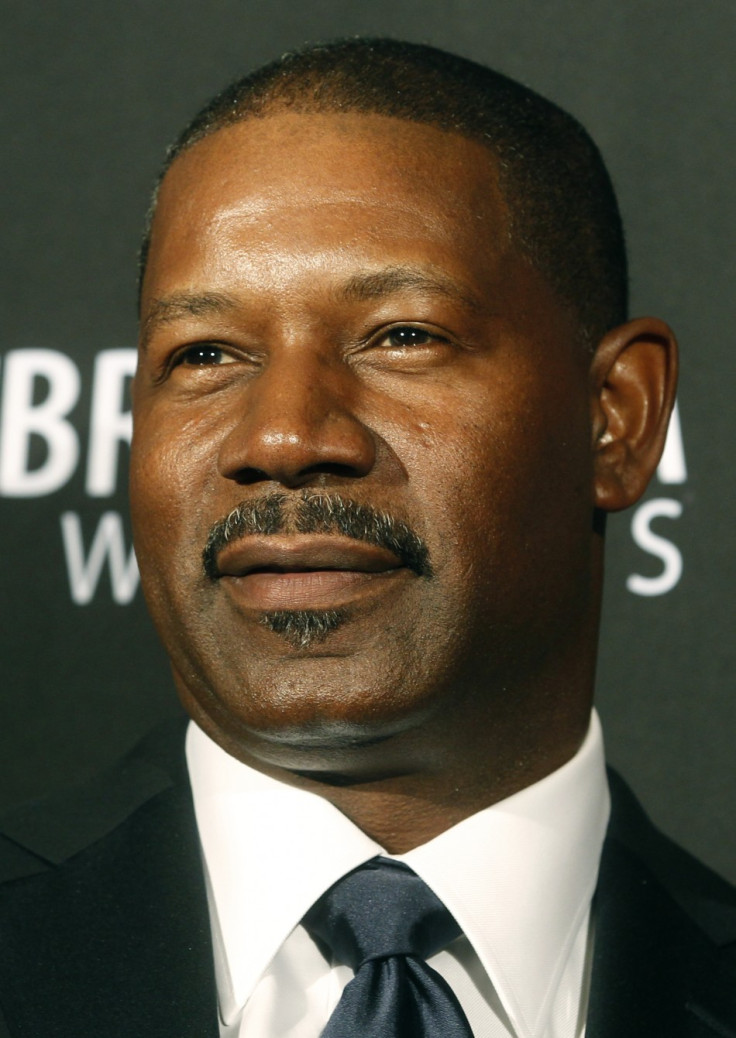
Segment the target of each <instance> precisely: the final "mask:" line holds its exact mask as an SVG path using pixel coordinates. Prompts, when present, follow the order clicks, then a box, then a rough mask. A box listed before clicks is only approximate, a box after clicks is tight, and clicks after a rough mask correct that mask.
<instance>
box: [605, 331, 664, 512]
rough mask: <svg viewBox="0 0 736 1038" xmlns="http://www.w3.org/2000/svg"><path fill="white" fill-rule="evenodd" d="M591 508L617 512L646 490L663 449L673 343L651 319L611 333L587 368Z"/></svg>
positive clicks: (632, 502)
mask: <svg viewBox="0 0 736 1038" xmlns="http://www.w3.org/2000/svg"><path fill="white" fill-rule="evenodd" d="M590 377H591V409H592V414H591V419H592V420H591V429H592V450H593V504H594V506H595V507H596V508H600V509H602V510H603V511H606V512H616V511H619V510H620V509H622V508H627V507H628V506H629V505H632V504H634V502H635V501H637V500H638V499H639V498H640V497H641V495H642V494H643V493H644V490H645V489H646V486H647V483H648V482H649V480H650V479H651V477H652V475H653V474H654V472H655V470H656V468H657V464H658V462H659V458H660V455H661V453H662V450H663V448H664V442H665V437H666V435H667V423H668V421H669V416H670V412H671V410H672V405H673V404H674V400H675V390H676V387H677V343H676V341H675V337H674V334H673V333H672V330H671V329H670V328H669V327H668V326H667V325H666V324H665V323H664V322H663V321H660V320H658V319H657V318H654V317H641V318H637V319H636V320H634V321H629V322H628V323H627V324H623V325H620V326H619V327H618V328H614V329H613V330H612V331H610V332H609V333H608V334H607V335H606V336H604V338H603V339H602V340H601V342H600V343H599V345H598V348H597V350H596V352H595V355H594V357H593V360H592V363H591V367H590Z"/></svg>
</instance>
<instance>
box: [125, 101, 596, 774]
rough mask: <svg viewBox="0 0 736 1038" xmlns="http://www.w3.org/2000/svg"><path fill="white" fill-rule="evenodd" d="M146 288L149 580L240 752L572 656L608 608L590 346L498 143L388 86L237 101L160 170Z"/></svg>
mask: <svg viewBox="0 0 736 1038" xmlns="http://www.w3.org/2000/svg"><path fill="white" fill-rule="evenodd" d="M142 318H143V320H142V340H141V343H142V344H141V357H140V366H139V371H138V374H137V376H136V383H135V404H134V415H135V436H134V445H133V462H132V504H133V519H134V526H135V536H136V547H137V552H138V558H139V562H140V568H141V575H142V580H143V585H144V589H145V592H146V596H147V599H148V603H149V606H150V608H151V611H152V614H153V616H154V619H155V622H156V624H157V626H158V628H159V631H160V633H161V635H162V638H163V640H164V643H165V645H166V648H167V650H168V652H169V654H170V656H171V660H172V663H173V668H174V673H175V678H176V682H177V685H178V687H179V690H180V693H181V695H182V698H183V700H184V702H185V704H186V705H187V707H188V708H189V709H190V711H191V712H192V713H193V714H194V716H195V717H196V718H197V719H198V720H199V722H200V723H201V724H202V725H203V726H204V727H205V728H206V729H207V730H208V731H210V733H211V734H212V735H213V736H214V737H215V738H217V739H218V740H219V741H220V742H222V743H223V745H225V746H226V747H227V748H228V749H230V750H231V752H233V751H235V752H238V753H239V754H240V755H241V756H244V757H246V758H248V757H249V756H253V757H255V758H256V759H261V760H262V761H271V762H275V763H277V764H285V765H286V766H289V767H296V768H298V767H307V766H308V765H309V763H310V760H312V755H314V756H315V757H319V758H320V759H321V760H323V761H324V766H325V767H329V766H330V760H331V756H330V755H331V752H332V750H331V748H332V747H335V748H342V750H344V749H345V747H346V746H347V747H349V746H351V745H353V744H355V743H361V744H365V743H368V744H370V743H372V742H373V741H376V740H377V741H379V742H380V741H381V740H382V739H383V738H384V737H386V736H392V735H394V734H395V733H399V732H406V731H411V730H421V729H422V727H423V726H431V725H435V726H436V725H440V726H441V725H443V724H448V725H449V724H450V723H451V719H452V717H453V716H455V715H456V714H458V713H462V714H463V716H465V717H467V718H469V719H471V720H467V721H466V722H465V723H467V724H471V723H472V718H473V717H475V718H476V719H478V718H480V717H481V715H482V716H483V718H484V723H486V724H488V723H491V724H492V723H493V718H494V716H495V715H497V716H498V718H499V720H500V719H502V718H508V716H509V712H511V713H512V714H513V712H514V711H517V712H518V711H520V710H521V709H522V708H523V707H524V701H525V700H524V690H525V689H528V688H529V687H531V686H532V685H537V686H538V685H540V682H541V684H543V683H544V675H545V674H548V675H552V674H555V675H557V677H556V679H555V680H557V679H559V673H558V672H560V668H562V670H564V665H563V663H561V662H560V661H564V660H566V659H569V658H572V657H573V656H574V654H575V651H576V648H577V647H578V643H579V641H580V639H581V637H582V635H581V632H582V631H583V629H585V630H586V631H588V628H589V626H590V621H589V617H590V615H591V612H592V613H594V612H595V608H594V606H591V601H592V598H593V597H594V595H593V592H592V590H591V586H592V583H593V578H592V577H591V572H592V570H593V568H594V567H593V565H592V559H593V557H594V548H593V546H592V545H593V537H592V534H591V525H592V508H591V445H590V431H589V429H590V417H589V398H588V381H587V380H588V376H587V362H586V357H585V356H584V352H583V350H582V348H581V347H580V345H579V343H576V341H575V335H574V324H573V321H572V318H571V317H570V316H569V315H568V314H567V313H566V311H565V309H564V308H563V307H562V305H561V304H560V303H559V302H558V301H557V299H556V298H555V297H554V295H553V294H552V292H551V290H550V289H549V288H548V287H547V285H546V283H545V282H544V280H543V279H542V277H541V276H540V275H539V274H537V273H536V272H535V271H534V270H533V269H532V268H531V267H530V266H529V264H528V263H527V262H526V261H525V260H524V259H523V257H522V256H521V255H520V254H519V253H518V251H517V250H516V249H515V248H514V246H513V244H512V242H511V240H510V233H509V219H508V214H507V212H506V209H505V206H504V204H503V200H502V198H501V195H500V193H499V190H498V188H497V178H496V173H495V166H494V159H493V156H492V155H491V153H490V152H488V151H487V150H486V149H484V148H482V147H481V146H480V145H478V144H475V143H473V142H471V141H468V140H466V139H464V138H462V137H459V136H456V135H454V134H448V133H444V132H442V131H439V130H437V129H434V128H432V127H429V126H422V125H415V124H412V123H407V122H404V121H398V120H394V119H389V118H384V117H381V116H372V115H318V114H314V115H304V114H275V115H272V116H269V117H266V118H264V119H258V120H255V119H253V120H250V121H246V122H244V123H240V124H237V125H235V126H233V127H231V128H228V129H226V130H221V131H219V132H217V133H215V134H214V135H212V136H210V137H208V138H206V139H205V140H204V141H202V142H200V143H198V144H197V145H195V146H194V147H193V148H191V149H190V150H189V151H188V152H186V153H184V155H182V156H181V157H180V158H178V159H177V160H176V162H175V163H174V165H173V167H172V168H171V170H170V171H169V173H168V174H167V176H166V179H165V182H164V185H163V188H162V191H161V195H160V201H159V205H158V210H157V214H156V218H155V223H154V229H153V237H152V246H151V251H150V258H149V265H148V271H147V274H146V278H145V284H144V293H143V309H142ZM234 510H237V511H235V513H234V516H233V517H232V518H231V520H230V522H229V524H228V523H226V522H225V518H226V517H227V516H229V515H231V513H233V512H234ZM205 548H206V549H207V550H206V552H205ZM203 552H205V562H206V564H205V565H203ZM588 633H589V631H588ZM549 680H550V681H552V678H551V677H550V679H549ZM550 691H552V692H553V691H554V689H549V688H548V689H547V694H549V693H550ZM461 704H462V706H461ZM468 704H470V706H468ZM473 704H475V705H473ZM527 705H528V704H527ZM489 719H490V720H489ZM342 750H341V751H340V752H342ZM336 752H337V750H336Z"/></svg>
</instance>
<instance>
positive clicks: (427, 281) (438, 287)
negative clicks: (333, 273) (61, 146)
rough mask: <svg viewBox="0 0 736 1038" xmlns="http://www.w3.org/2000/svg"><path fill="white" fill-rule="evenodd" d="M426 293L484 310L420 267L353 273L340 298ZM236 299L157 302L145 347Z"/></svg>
mask: <svg viewBox="0 0 736 1038" xmlns="http://www.w3.org/2000/svg"><path fill="white" fill-rule="evenodd" d="M407 291H411V292H424V293H426V294H428V295H441V296H444V297H445V298H446V299H450V300H452V301H454V302H459V303H461V304H463V305H464V306H466V307H468V308H469V309H471V310H474V311H478V310H480V309H481V303H480V300H479V299H478V297H477V296H476V295H475V294H474V293H473V292H472V291H471V290H470V289H468V288H467V287H465V286H464V285H462V284H461V283H459V282H457V281H455V280H454V278H450V277H447V276H446V275H445V274H443V273H441V272H440V271H434V270H432V271H430V270H422V269H420V268H417V267H405V266H392V267H385V268H384V269H382V270H368V271H364V272H359V273H357V274H353V275H352V276H351V277H350V278H348V280H347V281H346V282H345V283H344V284H342V285H340V286H338V288H337V290H336V296H337V298H339V299H344V300H346V301H348V302H350V301H355V302H369V301H370V300H374V299H375V300H377V299H385V298H388V297H389V296H392V295H395V294H397V293H399V292H407ZM241 305H242V304H241V303H240V302H239V301H238V300H237V299H236V298H235V297H234V296H230V295H227V294H226V293H223V292H174V293H172V294H171V295H169V296H164V297H163V298H161V299H154V301H153V303H152V304H151V307H150V309H149V312H148V313H147V315H146V318H145V320H144V321H143V324H142V328H141V338H140V341H141V348H142V349H143V350H145V349H146V347H147V346H148V343H149V341H150V339H151V336H152V334H153V332H154V331H155V329H156V328H157V327H159V326H160V325H162V324H172V323H173V322H175V321H179V320H184V319H186V318H190V317H206V316H208V315H215V314H217V315H222V314H224V313H228V312H232V311H233V310H237V309H239V308H240V307H241Z"/></svg>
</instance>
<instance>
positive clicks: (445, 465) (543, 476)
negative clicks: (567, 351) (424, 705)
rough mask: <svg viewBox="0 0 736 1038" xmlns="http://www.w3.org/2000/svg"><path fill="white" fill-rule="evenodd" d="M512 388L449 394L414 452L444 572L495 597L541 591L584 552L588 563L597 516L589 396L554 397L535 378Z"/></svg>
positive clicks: (411, 465)
mask: <svg viewBox="0 0 736 1038" xmlns="http://www.w3.org/2000/svg"><path fill="white" fill-rule="evenodd" d="M502 389H503V387H502V386H500V385H499V384H496V385H495V386H494V389H493V391H492V392H491V391H485V392H483V391H480V390H479V389H478V388H476V389H475V392H469V391H466V392H465V393H464V394H463V395H462V396H454V397H453V395H452V394H450V393H447V394H445V398H444V400H443V401H442V403H441V406H440V407H437V408H436V409H433V411H432V414H431V415H430V414H429V413H428V412H427V411H426V410H425V412H424V414H423V418H422V420H421V421H420V422H417V423H416V427H415V428H416V431H415V435H414V437H413V441H412V442H413V446H412V449H411V452H410V455H409V456H406V466H407V469H408V470H409V472H410V483H411V484H413V486H414V489H415V491H416V492H417V496H418V497H419V498H420V499H421V500H422V501H423V502H424V506H423V509H422V510H423V512H424V514H425V515H426V517H427V521H428V523H429V525H430V527H431V537H432V541H433V545H432V546H433V549H434V552H433V559H434V561H435V562H436V564H437V568H438V571H442V572H444V573H445V575H446V577H447V578H448V580H450V581H451V582H454V583H456V584H457V585H458V588H459V589H463V590H464V592H465V593H467V592H468V591H471V593H472V590H473V589H475V590H476V592H477V593H478V594H480V595H486V594H487V593H488V590H489V588H490V589H492V591H493V595H494V596H495V597H497V596H498V595H499V593H503V594H504V595H506V596H509V595H513V596H517V595H518V594H519V592H520V590H521V588H522V586H523V587H525V588H526V589H527V590H526V593H528V594H531V593H532V591H534V592H535V593H537V592H538V590H539V584H540V582H543V581H544V580H545V579H547V580H548V582H549V583H550V584H551V583H552V582H553V580H554V579H555V576H556V575H559V574H560V573H561V572H564V571H565V569H566V568H568V567H569V565H570V563H571V562H572V561H574V559H575V557H577V558H578V559H579V560H580V563H581V565H585V563H586V561H587V558H588V554H587V553H588V551H589V547H590V521H591V509H590V479H591V470H590V452H589V446H588V445H589V435H588V411H587V399H586V398H585V395H584V393H582V392H580V393H577V394H572V393H570V392H565V393H563V392H562V391H560V393H559V394H558V395H556V396H554V397H550V395H549V393H548V391H547V388H546V387H545V386H543V385H540V384H539V383H538V382H537V381H535V380H530V381H529V382H528V383H526V384H525V383H523V382H519V381H518V380H517V382H516V383H515V385H514V386H513V387H512V386H509V387H508V389H507V391H506V392H503V391H501V390H502ZM565 401H567V404H566V405H565V406H563V404H564V402H565ZM571 401H572V405H571V403H570V402H571ZM577 401H579V404H577V403H576V402H577Z"/></svg>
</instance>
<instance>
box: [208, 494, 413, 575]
mask: <svg viewBox="0 0 736 1038" xmlns="http://www.w3.org/2000/svg"><path fill="white" fill-rule="evenodd" d="M277 533H286V534H288V533H335V534H340V535H342V536H343V537H351V538H352V539H353V540H356V541H364V542H365V543H367V544H372V545H375V546H376V547H379V548H384V549H386V550H387V551H390V552H391V553H392V554H394V555H396V557H397V558H398V559H399V561H400V562H401V564H402V565H403V566H406V567H407V568H408V569H410V570H412V571H413V572H414V573H416V575H417V576H418V577H431V576H432V566H431V564H430V561H429V549H428V548H427V545H426V543H425V542H424V541H423V540H422V538H421V537H420V536H419V534H417V533H416V532H415V531H414V530H412V528H411V527H410V526H409V524H408V523H406V522H404V521H403V520H401V519H397V518H395V517H394V516H392V515H390V514H389V513H388V512H384V511H381V510H379V509H376V508H372V507H371V506H370V505H365V504H361V503H359V502H357V501H353V500H352V499H351V498H347V497H343V496H342V495H341V494H337V493H334V494H326V493H324V492H316V491H309V490H302V491H301V492H300V493H299V494H298V495H297V496H291V495H287V494H283V493H280V492H278V491H275V492H273V493H270V494H267V495H265V496H263V497H260V498H255V499H254V500H252V501H242V502H241V503H240V504H239V505H237V506H236V507H235V508H234V509H233V510H232V512H230V513H229V514H228V515H226V516H225V517H224V518H223V519H218V520H217V522H215V523H213V525H212V528H211V529H210V532H209V535H208V537H207V543H206V544H205V547H204V550H203V552H202V566H203V568H204V572H205V575H206V576H207V577H209V579H210V580H217V578H218V577H219V576H220V571H219V569H218V565H217V556H218V555H219V553H220V552H221V551H222V549H223V548H224V547H226V545H228V544H230V543H231V542H232V541H238V540H241V539H242V538H244V537H249V536H253V535H260V536H263V537H267V536H269V535H271V534H277Z"/></svg>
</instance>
